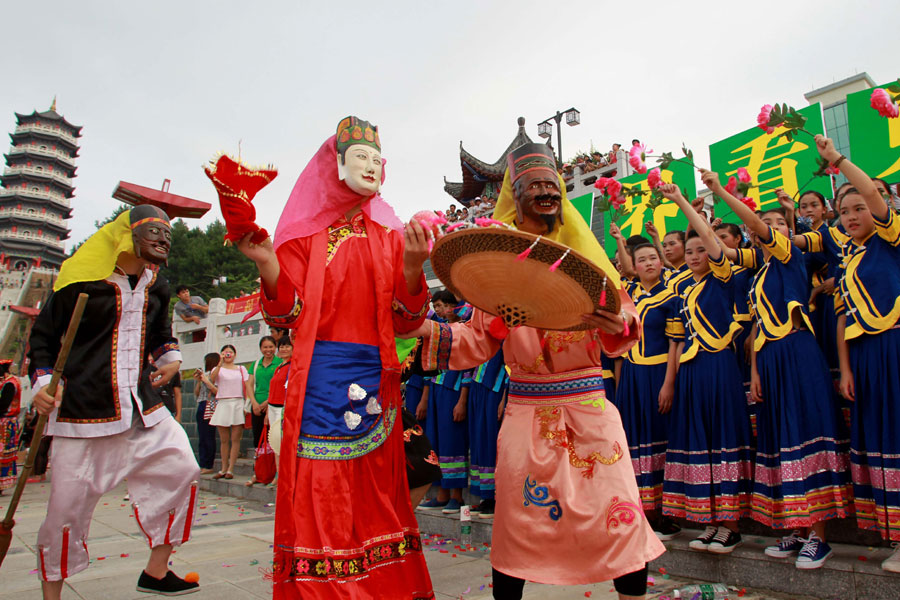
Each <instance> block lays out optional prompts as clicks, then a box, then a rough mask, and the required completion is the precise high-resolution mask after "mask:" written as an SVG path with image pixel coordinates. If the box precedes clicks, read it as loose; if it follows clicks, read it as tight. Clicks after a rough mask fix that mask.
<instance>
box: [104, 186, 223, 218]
mask: <svg viewBox="0 0 900 600" xmlns="http://www.w3.org/2000/svg"><path fill="white" fill-rule="evenodd" d="M112 196H113V198H116V199H117V200H121V201H122V202H125V203H127V204H131V205H132V206H138V205H140V204H152V205H153V206H156V207H158V208H161V209H163V210H164V211H165V212H166V214H167V215H169V218H170V219H174V218H176V217H181V218H185V219H199V218H200V217H202V216H203V215H205V214H206V213H207V212H208V211H209V209H210V208H212V204H210V203H209V202H202V201H200V200H194V199H193V198H187V197H185V196H179V195H177V194H170V193H169V192H164V191H162V190H155V189H153V188H148V187H144V186H142V185H138V184H136V183H128V182H127V181H120V182H119V185H117V186H116V189H115V190H113V194H112Z"/></svg>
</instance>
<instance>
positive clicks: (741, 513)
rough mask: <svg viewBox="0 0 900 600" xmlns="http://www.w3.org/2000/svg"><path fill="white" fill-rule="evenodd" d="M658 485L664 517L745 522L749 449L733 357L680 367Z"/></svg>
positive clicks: (701, 356)
mask: <svg viewBox="0 0 900 600" xmlns="http://www.w3.org/2000/svg"><path fill="white" fill-rule="evenodd" d="M672 423H673V426H672V428H671V430H670V431H669V446H668V449H667V450H666V467H665V481H664V483H663V514H664V515H668V516H671V517H676V518H684V519H688V520H690V521H695V522H698V523H715V522H721V521H737V520H739V519H741V518H743V517H749V516H750V498H751V495H752V490H753V445H752V435H751V433H750V418H749V416H748V415H747V403H746V400H745V396H744V389H743V385H742V383H741V374H740V371H739V370H738V365H737V358H736V357H735V354H734V352H731V351H730V350H727V349H726V350H722V351H720V352H707V351H705V350H701V351H700V352H698V353H697V355H696V356H695V357H694V358H693V359H692V360H690V361H689V362H687V363H684V364H682V365H681V369H680V371H679V373H678V380H677V383H676V393H675V401H674V402H673V409H672Z"/></svg>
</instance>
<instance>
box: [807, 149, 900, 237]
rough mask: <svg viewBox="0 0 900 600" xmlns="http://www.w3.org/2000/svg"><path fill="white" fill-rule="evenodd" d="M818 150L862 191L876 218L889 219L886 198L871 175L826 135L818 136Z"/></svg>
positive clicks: (861, 193)
mask: <svg viewBox="0 0 900 600" xmlns="http://www.w3.org/2000/svg"><path fill="white" fill-rule="evenodd" d="M816 150H818V151H819V154H820V155H821V156H822V158H824V159H825V160H827V161H828V163H829V164H830V165H832V166H836V167H839V168H840V169H841V173H843V174H844V176H845V177H846V178H847V180H848V181H849V182H850V183H851V184H853V187H855V188H856V190H857V191H858V192H859V193H860V195H861V196H862V197H863V199H864V200H865V201H866V205H867V206H868V207H869V211H871V213H872V215H873V216H874V217H875V218H876V219H880V220H882V221H884V220H886V219H887V217H888V213H889V211H890V209H889V208H888V206H887V204H886V203H885V202H884V198H882V197H881V194H879V193H878V188H876V187H875V184H874V183H872V178H871V177H869V176H868V175H866V174H865V172H864V171H863V170H862V169H860V168H859V167H857V166H856V165H854V164H853V163H852V162H850V159H849V158H847V157H846V156H844V155H843V154H841V153H840V152H838V151H837V149H836V148H835V147H834V142H833V141H831V140H830V139H829V138H827V137H825V136H824V135H817V136H816Z"/></svg>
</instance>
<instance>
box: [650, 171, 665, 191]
mask: <svg viewBox="0 0 900 600" xmlns="http://www.w3.org/2000/svg"><path fill="white" fill-rule="evenodd" d="M662 183H663V181H662V175H660V172H659V168H656V169H652V170H651V171H650V172H649V173H647V185H649V186H650V189H651V190H655V189H656V188H658V187H659V186H661V185H662Z"/></svg>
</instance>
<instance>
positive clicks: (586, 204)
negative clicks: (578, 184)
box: [569, 194, 594, 228]
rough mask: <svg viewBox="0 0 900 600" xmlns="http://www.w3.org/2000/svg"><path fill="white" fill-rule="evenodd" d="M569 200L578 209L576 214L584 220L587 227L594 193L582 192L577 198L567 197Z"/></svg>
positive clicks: (589, 221) (591, 214) (592, 208)
mask: <svg viewBox="0 0 900 600" xmlns="http://www.w3.org/2000/svg"><path fill="white" fill-rule="evenodd" d="M569 202H571V203H572V205H573V206H574V207H575V209H576V210H577V211H578V214H580V215H581V216H582V218H584V222H585V223H587V226H588V228H590V226H591V220H592V219H591V217H592V216H593V212H594V194H582V195H581V196H578V197H577V198H569Z"/></svg>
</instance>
